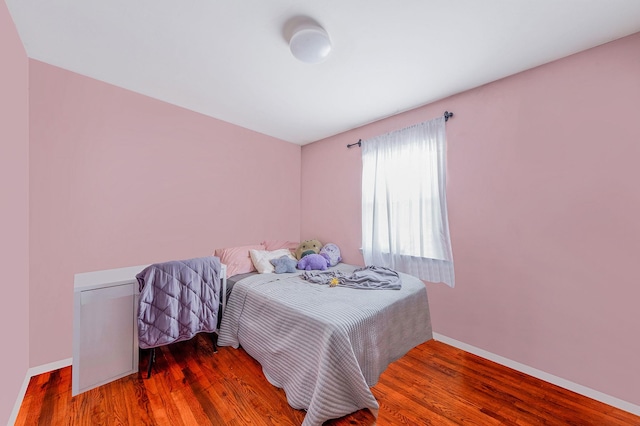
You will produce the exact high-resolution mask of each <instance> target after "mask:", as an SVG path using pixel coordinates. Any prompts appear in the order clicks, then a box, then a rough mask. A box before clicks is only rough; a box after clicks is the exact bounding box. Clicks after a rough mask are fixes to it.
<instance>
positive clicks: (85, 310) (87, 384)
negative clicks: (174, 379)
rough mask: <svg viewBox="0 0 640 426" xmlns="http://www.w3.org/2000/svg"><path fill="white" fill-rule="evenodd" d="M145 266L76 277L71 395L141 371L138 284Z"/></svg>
mask: <svg viewBox="0 0 640 426" xmlns="http://www.w3.org/2000/svg"><path fill="white" fill-rule="evenodd" d="M142 269H144V266H134V267H131V268H122V269H112V270H108V271H98V272H89V273H83V274H76V276H75V282H74V308H73V370H72V390H71V393H72V395H73V396H75V395H77V394H79V393H82V392H84V391H87V390H89V389H92V388H94V387H97V386H100V385H103V384H105V383H109V382H111V381H113V380H116V379H119V378H121V377H124V376H127V375H129V374H132V373H137V372H138V328H137V323H136V318H137V315H136V314H137V309H138V306H137V305H138V303H137V299H138V292H137V289H138V282H137V280H136V278H135V275H136V274H137V273H138V272H140V271H141V270H142Z"/></svg>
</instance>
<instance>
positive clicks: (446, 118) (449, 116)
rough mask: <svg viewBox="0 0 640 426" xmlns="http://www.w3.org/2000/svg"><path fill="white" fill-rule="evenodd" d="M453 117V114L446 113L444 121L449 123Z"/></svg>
mask: <svg viewBox="0 0 640 426" xmlns="http://www.w3.org/2000/svg"><path fill="white" fill-rule="evenodd" d="M451 117H453V113H452V112H449V111H445V112H444V121H449V118H451Z"/></svg>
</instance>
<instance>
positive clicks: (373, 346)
mask: <svg viewBox="0 0 640 426" xmlns="http://www.w3.org/2000/svg"><path fill="white" fill-rule="evenodd" d="M330 269H335V270H339V271H342V272H345V273H349V272H351V271H353V270H354V269H355V267H354V266H351V265H345V264H338V265H337V266H336V267H334V268H330ZM300 275H301V273H300V272H295V273H291V274H259V275H253V276H250V277H248V278H245V279H243V280H241V281H239V282H237V283H236V284H235V286H234V289H233V292H232V293H231V297H230V298H229V301H228V303H227V308H226V311H225V312H224V314H223V316H222V324H221V327H220V336H219V338H218V344H219V345H220V346H233V347H235V348H238V347H239V346H242V347H243V348H244V350H245V351H246V352H247V353H248V354H249V355H251V356H252V357H253V358H254V359H256V360H257V361H258V362H259V363H260V364H261V365H262V370H263V372H264V375H265V377H266V378H267V380H269V382H270V383H271V384H273V385H274V386H277V387H279V388H282V389H284V390H285V392H286V395H287V401H288V402H289V405H291V406H292V407H293V408H296V409H304V410H307V414H306V416H305V419H304V422H303V423H302V424H303V426H315V425H321V424H322V423H323V422H325V421H326V420H329V419H334V418H338V417H342V416H345V415H347V414H349V413H352V412H354V411H357V410H359V409H362V408H368V409H369V410H370V411H371V412H372V413H373V414H374V415H376V416H377V413H378V408H379V405H378V402H377V401H376V399H375V398H374V396H373V394H372V393H371V390H370V389H369V388H370V386H373V385H374V384H376V383H377V381H378V378H379V377H380V374H382V372H383V371H384V370H385V369H386V368H387V366H388V365H389V363H391V362H393V361H395V360H396V359H398V358H400V357H402V356H403V355H404V354H405V353H407V352H408V351H409V350H410V349H412V348H413V347H415V346H417V345H419V344H421V343H423V342H425V341H427V340H429V339H431V337H432V331H431V321H430V316H429V305H428V300H427V291H426V288H425V285H424V284H423V283H422V282H421V281H420V280H418V279H417V278H415V277H412V276H410V275H406V274H402V273H401V274H400V276H401V278H402V289H401V290H378V291H364V290H359V289H353V288H346V287H340V286H336V287H328V286H319V285H317V284H313V283H309V282H306V281H304V280H303V279H301V278H300Z"/></svg>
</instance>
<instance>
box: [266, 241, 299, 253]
mask: <svg viewBox="0 0 640 426" xmlns="http://www.w3.org/2000/svg"><path fill="white" fill-rule="evenodd" d="M262 244H264V246H265V247H266V248H267V250H268V251H273V250H279V249H283V248H286V249H289V250H291V251H295V250H296V249H297V248H298V246H299V245H300V243H298V242H295V241H284V240H267V241H263V242H262Z"/></svg>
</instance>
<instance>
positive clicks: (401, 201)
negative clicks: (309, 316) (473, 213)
mask: <svg viewBox="0 0 640 426" xmlns="http://www.w3.org/2000/svg"><path fill="white" fill-rule="evenodd" d="M444 122H445V119H444V117H439V118H436V119H434V120H431V121H428V122H425V123H421V124H418V125H415V126H411V127H408V128H406V129H402V130H398V131H396V132H392V133H388V134H386V135H382V136H378V137H376V138H372V139H370V140H366V141H363V142H362V165H363V170H362V240H363V241H362V249H363V255H364V259H365V263H366V264H372V265H379V266H386V267H389V268H392V269H396V270H398V271H402V272H406V273H409V274H412V275H415V276H417V277H418V278H420V279H423V280H427V281H433V282H445V283H446V284H448V285H450V286H452V287H453V285H454V274H453V256H452V252H451V242H450V238H449V225H448V220H447V206H446V193H445V187H446V182H445V179H446V170H445V166H446V135H445V124H444Z"/></svg>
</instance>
